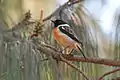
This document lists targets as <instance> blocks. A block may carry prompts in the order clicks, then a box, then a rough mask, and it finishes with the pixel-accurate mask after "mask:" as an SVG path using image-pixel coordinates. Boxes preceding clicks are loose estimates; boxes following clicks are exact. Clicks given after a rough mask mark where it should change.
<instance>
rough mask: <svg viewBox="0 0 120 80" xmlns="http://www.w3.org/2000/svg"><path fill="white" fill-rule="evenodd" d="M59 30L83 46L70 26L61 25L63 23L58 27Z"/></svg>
mask: <svg viewBox="0 0 120 80" xmlns="http://www.w3.org/2000/svg"><path fill="white" fill-rule="evenodd" d="M59 30H60V31H61V32H63V33H64V34H66V35H67V36H69V37H70V38H71V39H73V40H75V41H76V42H78V43H80V44H81V45H82V46H83V44H82V42H81V41H79V39H78V38H77V36H76V34H75V33H74V31H73V30H72V29H71V28H70V26H63V25H61V26H60V27H59Z"/></svg>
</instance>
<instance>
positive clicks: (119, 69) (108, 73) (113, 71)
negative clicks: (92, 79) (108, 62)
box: [99, 68, 120, 80]
mask: <svg viewBox="0 0 120 80" xmlns="http://www.w3.org/2000/svg"><path fill="white" fill-rule="evenodd" d="M117 71H120V68H118V69H114V70H112V71H109V72H107V73H105V74H103V75H102V76H101V77H100V78H99V80H103V78H104V77H106V76H108V75H110V74H113V73H115V72H117Z"/></svg>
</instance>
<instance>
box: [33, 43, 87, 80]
mask: <svg viewBox="0 0 120 80" xmlns="http://www.w3.org/2000/svg"><path fill="white" fill-rule="evenodd" d="M35 45H37V46H38V49H39V50H40V51H42V52H43V53H44V54H46V55H47V56H49V55H51V56H53V58H54V59H56V60H59V61H62V62H65V63H66V64H68V65H69V66H71V67H72V68H74V69H75V70H77V71H78V72H79V73H80V74H82V75H83V77H84V78H85V79H86V80H89V78H88V77H87V76H86V75H85V74H84V73H83V72H82V71H81V70H80V69H79V68H77V67H76V66H75V65H74V64H72V63H71V62H69V61H68V60H66V59H65V58H64V57H63V56H62V55H61V54H62V53H60V51H57V50H56V49H55V48H54V47H52V46H48V45H46V44H35ZM48 52H49V53H48Z"/></svg>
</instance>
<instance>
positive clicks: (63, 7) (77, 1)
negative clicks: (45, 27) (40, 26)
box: [43, 0, 82, 21]
mask: <svg viewBox="0 0 120 80" xmlns="http://www.w3.org/2000/svg"><path fill="white" fill-rule="evenodd" d="M79 2H82V1H81V0H75V1H73V2H70V1H68V2H66V3H64V4H63V5H62V6H60V7H59V8H58V9H56V10H55V11H54V12H53V13H52V14H51V15H49V16H48V17H46V18H44V19H43V21H47V20H49V19H50V18H52V17H53V16H55V14H58V13H59V12H61V10H64V9H65V8H67V7H69V6H71V5H74V4H77V3H79Z"/></svg>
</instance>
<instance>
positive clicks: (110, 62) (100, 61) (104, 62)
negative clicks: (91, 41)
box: [41, 44, 120, 67]
mask: <svg viewBox="0 0 120 80" xmlns="http://www.w3.org/2000/svg"><path fill="white" fill-rule="evenodd" d="M41 46H44V48H45V51H46V50H48V49H49V51H47V54H49V55H50V54H52V55H56V53H59V54H60V52H59V51H58V50H56V49H55V48H54V47H52V46H50V45H47V44H43V45H41ZM43 51H44V50H43ZM48 52H49V53H48ZM53 53H54V54H53ZM62 57H64V58H65V59H66V60H68V61H76V62H87V63H94V64H102V65H107V66H116V67H120V61H119V60H118V61H116V60H109V59H103V58H93V57H92V58H91V57H90V58H87V59H85V58H84V57H80V56H78V55H77V56H69V55H66V54H62ZM56 58H59V56H58V55H57V56H56ZM59 60H61V59H60V58H59Z"/></svg>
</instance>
